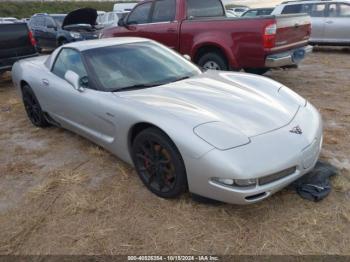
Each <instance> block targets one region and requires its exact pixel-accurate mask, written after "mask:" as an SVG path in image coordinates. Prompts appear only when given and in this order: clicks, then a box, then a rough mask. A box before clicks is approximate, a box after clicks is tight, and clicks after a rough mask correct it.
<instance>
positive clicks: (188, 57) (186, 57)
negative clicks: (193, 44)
mask: <svg viewBox="0 0 350 262" xmlns="http://www.w3.org/2000/svg"><path fill="white" fill-rule="evenodd" d="M183 57H184V58H185V59H186V60H188V61H191V57H190V56H189V55H183Z"/></svg>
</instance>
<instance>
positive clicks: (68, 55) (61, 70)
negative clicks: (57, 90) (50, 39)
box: [52, 48, 87, 79]
mask: <svg viewBox="0 0 350 262" xmlns="http://www.w3.org/2000/svg"><path fill="white" fill-rule="evenodd" d="M68 70H71V71H73V72H75V73H77V74H78V75H79V77H80V78H83V77H86V76H87V72H86V70H85V66H84V64H83V61H82V60H81V55H80V53H79V52H78V51H76V50H73V49H70V48H63V49H62V50H61V52H60V53H59V54H58V57H57V59H56V62H55V64H54V66H53V68H52V73H54V74H55V75H57V76H58V77H60V78H62V79H64V75H65V74H66V72H67V71H68Z"/></svg>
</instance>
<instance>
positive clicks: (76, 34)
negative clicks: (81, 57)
mask: <svg viewBox="0 0 350 262" xmlns="http://www.w3.org/2000/svg"><path fill="white" fill-rule="evenodd" d="M69 34H70V36H71V37H73V38H75V39H79V38H81V34H80V33H77V32H70V33H69Z"/></svg>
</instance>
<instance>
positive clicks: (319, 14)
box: [301, 3, 326, 42]
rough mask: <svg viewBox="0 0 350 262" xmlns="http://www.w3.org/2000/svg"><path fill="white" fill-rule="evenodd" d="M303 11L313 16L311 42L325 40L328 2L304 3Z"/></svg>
mask: <svg viewBox="0 0 350 262" xmlns="http://www.w3.org/2000/svg"><path fill="white" fill-rule="evenodd" d="M301 12H302V13H307V14H309V15H310V17H311V24H312V31H311V37H310V42H323V41H324V33H325V20H326V4H322V3H320V4H304V5H303V7H302V11H301Z"/></svg>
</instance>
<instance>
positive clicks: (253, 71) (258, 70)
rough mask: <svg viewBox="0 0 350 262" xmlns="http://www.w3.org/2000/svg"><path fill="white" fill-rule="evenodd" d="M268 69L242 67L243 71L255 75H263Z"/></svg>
mask: <svg viewBox="0 0 350 262" xmlns="http://www.w3.org/2000/svg"><path fill="white" fill-rule="evenodd" d="M269 70H270V68H244V71H245V72H247V73H251V74H255V75H263V74H265V73H266V72H268V71H269Z"/></svg>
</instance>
